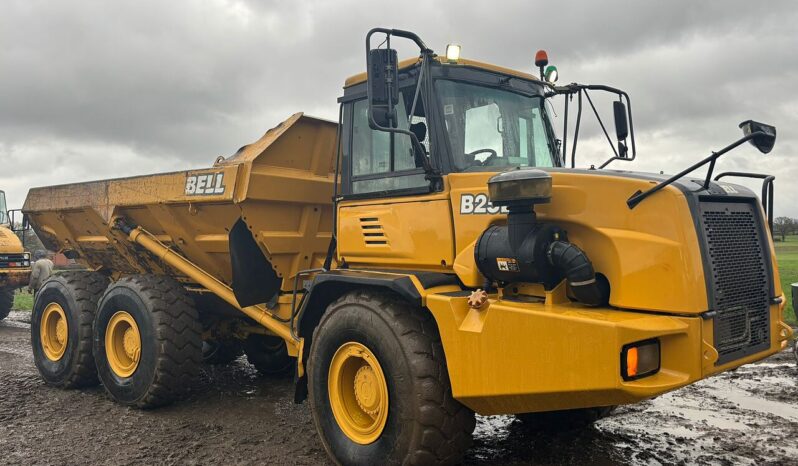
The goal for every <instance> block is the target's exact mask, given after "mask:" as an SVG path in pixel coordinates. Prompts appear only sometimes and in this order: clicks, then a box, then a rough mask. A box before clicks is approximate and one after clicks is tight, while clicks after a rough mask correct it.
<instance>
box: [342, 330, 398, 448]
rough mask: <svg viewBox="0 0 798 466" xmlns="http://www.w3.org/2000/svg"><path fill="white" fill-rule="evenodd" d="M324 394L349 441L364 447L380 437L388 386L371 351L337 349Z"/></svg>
mask: <svg viewBox="0 0 798 466" xmlns="http://www.w3.org/2000/svg"><path fill="white" fill-rule="evenodd" d="M327 390H328V394H329V398H330V406H331V407H332V412H333V416H335V421H336V422H337V423H338V426H339V427H340V428H341V430H342V431H343V432H344V434H346V436H347V437H349V439H350V440H352V441H353V442H355V443H359V444H361V445H368V444H370V443H372V442H374V441H375V440H377V439H378V438H379V437H380V435H381V434H382V431H383V429H385V423H386V421H387V420H388V384H387V382H386V381H385V374H384V373H383V372H382V367H380V363H379V362H378V361H377V358H376V357H375V356H374V353H372V352H371V350H369V349H368V348H366V346H365V345H363V344H361V343H357V342H349V343H344V344H343V345H341V347H340V348H338V351H336V352H335V355H334V356H333V358H332V362H331V363H330V371H329V374H328V378H327Z"/></svg>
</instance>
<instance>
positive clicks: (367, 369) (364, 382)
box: [355, 366, 382, 416]
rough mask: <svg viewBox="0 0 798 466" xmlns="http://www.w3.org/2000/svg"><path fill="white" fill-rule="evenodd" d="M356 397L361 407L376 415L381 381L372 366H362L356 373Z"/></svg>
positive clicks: (379, 400) (371, 414)
mask: <svg viewBox="0 0 798 466" xmlns="http://www.w3.org/2000/svg"><path fill="white" fill-rule="evenodd" d="M355 399H357V404H358V406H360V409H362V410H363V411H365V412H366V413H368V414H369V415H370V416H375V415H376V414H377V412H378V411H379V407H380V402H381V401H382V400H381V399H380V392H379V382H378V381H377V375H376V374H375V373H374V369H372V368H371V366H361V367H360V369H358V370H357V373H356V374H355Z"/></svg>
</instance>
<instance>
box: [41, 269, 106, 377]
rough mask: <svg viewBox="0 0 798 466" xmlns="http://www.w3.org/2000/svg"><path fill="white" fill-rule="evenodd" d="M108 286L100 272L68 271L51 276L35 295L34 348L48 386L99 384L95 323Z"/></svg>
mask: <svg viewBox="0 0 798 466" xmlns="http://www.w3.org/2000/svg"><path fill="white" fill-rule="evenodd" d="M107 286H108V279H107V278H106V277H104V276H103V275H100V274H98V273H94V272H66V273H62V274H58V275H54V276H52V277H50V278H49V279H48V280H47V281H45V282H44V284H43V285H42V287H41V288H40V289H39V291H38V292H37V293H36V301H35V302H34V303H33V311H32V313H31V325H30V331H31V346H32V348H33V361H34V362H35V364H36V368H37V369H38V370H39V374H41V376H42V378H43V379H44V381H45V382H47V383H48V384H50V385H54V386H56V387H61V388H79V387H89V386H93V385H97V383H98V379H97V369H96V368H95V364H94V356H93V353H92V345H91V342H92V323H93V322H94V314H95V312H96V310H97V302H98V301H99V299H100V296H101V295H102V293H103V290H105V288H106V287H107ZM43 319H44V320H43Z"/></svg>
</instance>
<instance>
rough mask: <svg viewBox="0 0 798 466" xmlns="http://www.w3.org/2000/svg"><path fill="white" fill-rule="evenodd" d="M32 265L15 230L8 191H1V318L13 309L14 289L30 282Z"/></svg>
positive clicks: (28, 254)
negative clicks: (7, 196) (9, 206)
mask: <svg viewBox="0 0 798 466" xmlns="http://www.w3.org/2000/svg"><path fill="white" fill-rule="evenodd" d="M30 265H31V264H30V253H28V252H25V249H24V247H23V246H22V241H20V239H19V238H18V237H17V235H16V233H14V231H13V225H11V216H10V214H9V211H8V208H7V204H6V193H5V192H3V191H0V320H2V319H4V318H6V317H7V316H8V313H9V312H10V311H11V306H12V305H13V303H14V290H15V289H17V288H21V287H23V286H25V285H27V284H28V279H29V277H30Z"/></svg>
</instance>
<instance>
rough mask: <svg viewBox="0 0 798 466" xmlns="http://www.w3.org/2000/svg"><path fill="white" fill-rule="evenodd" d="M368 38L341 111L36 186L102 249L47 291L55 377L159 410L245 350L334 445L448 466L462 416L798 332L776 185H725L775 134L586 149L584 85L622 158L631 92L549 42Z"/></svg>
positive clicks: (672, 370) (515, 407)
mask: <svg viewBox="0 0 798 466" xmlns="http://www.w3.org/2000/svg"><path fill="white" fill-rule="evenodd" d="M377 38H378V39H379V40H376V39H377ZM382 39H386V40H384V41H383V40H382ZM391 39H393V40H410V41H411V42H413V43H415V44H416V45H418V47H419V50H420V53H419V56H418V57H415V58H412V59H410V60H405V61H402V62H399V61H397V57H396V51H395V50H394V49H392V48H391ZM372 42H375V43H380V44H384V46H383V45H381V46H380V47H378V48H372V47H371V43H372ZM366 43H367V46H366V49H367V70H368V71H367V72H366V73H363V74H360V75H356V76H353V77H351V78H349V79H348V80H347V81H346V83H345V86H344V91H343V96H342V97H341V98H340V99H339V102H340V118H339V122H338V124H336V123H333V122H328V121H324V120H319V119H315V118H311V117H308V116H304V115H302V114H296V115H294V116H292V117H290V118H289V119H288V120H286V121H284V122H283V123H281V124H280V125H279V126H277V127H275V128H273V129H271V130H269V131H268V132H267V133H266V134H265V135H264V136H263V137H262V138H261V139H260V140H258V141H257V142H255V143H253V144H250V145H248V146H245V147H243V148H241V149H240V150H239V151H238V152H237V153H236V154H234V155H232V156H230V157H228V158H219V159H217V160H216V162H215V163H214V165H213V166H212V167H210V168H207V169H200V170H190V171H186V172H178V173H166V174H159V175H151V176H141V177H134V178H124V179H114V180H107V181H97V182H90V183H81V184H73V185H64V186H54V187H42V188H35V189H32V190H31V191H30V193H29V195H28V198H27V200H26V202H25V206H24V209H23V211H24V213H25V214H26V215H27V216H28V218H29V219H30V222H31V224H32V225H33V227H34V228H35V230H36V232H37V234H38V235H39V237H40V238H41V239H42V241H43V242H44V244H45V245H46V246H47V247H48V248H50V249H52V250H59V251H63V252H64V253H65V254H67V256H68V257H73V258H78V259H80V260H82V261H83V262H85V263H86V264H87V265H88V266H89V267H90V268H91V269H92V271H91V272H80V273H68V274H61V275H58V276H55V277H53V278H52V279H50V280H49V281H48V282H47V283H46V284H45V285H44V286H43V288H42V289H41V291H40V292H39V294H38V295H37V298H36V302H35V306H34V308H35V309H34V312H33V316H32V319H31V320H32V324H31V332H32V344H33V351H34V355H35V361H36V365H37V367H38V369H39V371H40V372H41V375H42V377H43V378H44V379H45V380H46V381H47V382H48V383H50V384H52V385H55V386H59V387H63V388H72V387H81V386H87V385H91V384H97V383H98V382H99V383H102V385H103V386H104V387H105V389H106V390H107V392H108V393H109V394H110V396H111V397H112V398H113V399H114V400H116V401H118V402H120V403H123V404H126V405H131V406H136V407H141V408H151V407H155V406H159V405H163V404H166V403H170V402H174V401H176V400H179V399H180V397H181V396H182V394H183V393H184V392H185V390H186V389H188V388H190V387H191V386H192V380H193V379H194V377H195V376H196V375H197V373H198V371H199V367H200V364H202V363H203V359H205V360H207V361H212V362H224V361H229V360H231V359H233V358H235V357H237V356H238V355H239V354H241V353H245V354H246V356H247V358H248V359H249V360H250V362H252V363H253V364H254V365H255V366H256V367H257V369H258V370H259V371H261V372H262V373H264V374H275V373H285V372H289V371H293V373H294V374H295V377H296V387H297V388H296V400H297V401H298V402H300V401H303V400H306V399H307V400H308V404H309V405H310V409H311V411H312V414H313V419H314V422H315V425H316V428H317V430H318V434H319V437H320V439H321V441H322V442H323V444H324V447H325V449H326V450H327V452H328V453H329V455H330V456H331V458H332V459H333V460H335V461H336V462H338V463H341V464H368V465H371V464H400V463H401V464H405V463H406V464H432V463H444V464H448V463H456V462H458V461H460V460H461V459H462V457H463V454H464V453H465V451H466V450H467V448H468V447H469V444H470V442H471V435H472V432H473V430H474V425H475V417H474V413H479V414H483V415H493V414H514V415H516V416H518V418H519V419H521V420H522V421H523V422H527V423H530V424H532V425H536V426H539V427H541V428H546V427H560V426H566V427H569V428H571V427H577V426H579V425H587V424H589V423H590V422H592V421H594V420H596V419H598V418H599V417H601V416H603V415H605V414H607V413H608V412H609V411H610V410H611V409H612V408H613V407H614V406H617V405H619V404H626V403H634V402H637V401H639V400H643V399H647V398H651V397H654V396H657V395H660V394H662V393H665V392H668V391H670V390H674V389H676V388H679V387H683V386H685V385H687V384H690V383H693V382H695V381H698V380H701V379H703V378H705V377H708V376H710V375H713V374H717V373H719V372H723V371H726V370H729V369H733V368H735V367H738V366H740V365H742V364H746V363H750V362H753V361H756V360H759V359H762V358H764V357H766V356H768V355H771V354H773V353H775V352H777V351H780V350H781V349H782V348H784V347H785V346H786V344H787V341H788V339H789V338H790V336H791V330H790V329H789V327H788V326H787V325H785V324H784V322H783V321H782V310H783V307H784V302H785V300H784V296H783V293H782V290H781V288H780V286H779V280H778V275H777V274H778V272H777V269H776V261H775V257H774V254H773V251H774V249H773V245H772V243H771V239H770V234H769V230H768V224H767V222H768V216H769V214H770V212H772V208H771V207H769V205H770V202H772V193H771V192H770V191H769V188H770V187H772V183H771V181H772V180H767V183H770V184H767V183H766V189H765V194H766V197H767V198H766V199H763V200H764V201H765V203H764V206H765V207H764V208H763V205H762V204H761V203H760V200H759V199H758V198H757V196H756V195H755V194H754V193H752V192H751V191H749V190H748V189H746V188H744V187H742V186H739V185H736V184H729V183H726V182H720V181H716V180H715V179H712V178H711V175H712V169H713V168H714V166H715V162H716V160H717V159H718V157H720V156H721V155H723V154H724V153H726V152H728V151H729V150H732V149H734V148H735V147H737V146H740V145H742V144H744V143H745V142H748V141H750V142H752V143H753V144H754V145H755V146H756V147H757V148H758V149H759V150H760V151H762V152H764V153H767V152H769V151H770V149H771V148H772V146H773V143H774V141H775V129H774V128H773V127H771V126H768V125H765V124H762V123H758V122H754V121H747V122H745V123H743V124H742V125H741V127H742V129H743V132H744V136H743V137H742V138H741V139H740V140H738V141H736V142H734V143H733V144H731V145H729V146H727V147H726V148H724V149H722V150H718V151H716V152H713V153H712V155H710V156H709V157H708V158H706V159H703V160H701V161H699V162H698V163H697V164H696V165H694V166H693V167H689V168H687V169H686V170H684V171H682V172H681V173H678V174H677V175H674V176H672V177H668V176H665V175H659V174H647V173H636V172H629V171H620V170H609V169H607V168H605V167H604V166H602V167H600V168H592V167H591V169H578V168H574V159H575V155H576V142H577V137H578V127H579V119H580V117H581V113H582V102H585V105H586V106H587V105H588V102H589V103H590V105H592V100H591V99H590V94H591V93H596V92H605V93H606V92H609V93H611V94H612V95H613V96H617V97H618V100H617V101H614V103H613V111H614V119H615V133H616V134H615V136H617V141H613V142H612V144H611V148H612V152H613V153H614V155H611V157H610V159H609V160H608V162H607V163H609V162H611V161H613V160H631V159H633V158H634V157H635V152H636V148H635V145H634V132H633V125H632V120H631V105H630V102H629V98H628V96H627V95H626V93H624V92H623V91H620V90H618V89H615V88H612V87H609V86H599V85H580V84H571V85H567V86H558V85H556V83H555V78H556V73H557V70H556V68H554V67H551V66H548V67H547V66H546V65H547V61H548V60H547V58H546V56H545V54H544V53H542V52H541V53H538V56H537V58H536V64H537V66H539V67H540V71H541V72H540V74H538V73H537V72H536V73H535V74H534V75H533V74H528V73H524V72H520V71H515V70H510V69H506V68H501V67H498V66H494V65H489V64H485V63H480V62H476V61H471V60H466V59H464V58H461V57H460V56H459V49H458V48H457V47H449V48H447V53H446V55H445V56H443V55H437V54H435V53H434V52H433V51H432V50H430V49H429V48H428V47H427V46H426V45H425V44H424V43H423V42H422V41H421V39H419V38H418V36H416V35H415V34H412V33H410V32H407V31H400V30H393V29H374V30H372V31H371V32H369V34H368V36H367V40H366ZM536 71H537V70H536ZM558 96H559V97H563V96H564V97H565V102H571V103H570V105H571V111H570V113H571V115H572V116H573V115H576V125H575V126H576V128H577V129H575V130H574V138H573V140H572V141H571V142H570V145H569V143H568V141H567V138H566V134H565V132H566V131H565V130H564V131H563V133H564V134H563V136H562V139H558V138H557V137H556V136H555V131H554V124H553V120H552V118H551V115H550V112H549V111H548V110H547V108H548V106H547V105H546V103H547V101H549V100H554V99H557V98H558ZM583 97H584V99H583ZM575 106H578V107H575ZM567 113H568V112H567V111H566V112H565V115H567ZM565 123H566V124H565V129H566V130H567V128H569V125H568V122H567V121H566V122H565ZM572 123H573V121H572ZM570 126H574V125H573V124H572V125H570ZM602 126H603V123H602ZM607 137H608V139H610V137H609V135H608V136H607ZM568 149H571V152H570V154H569V153H567V152H566V151H567V150H568ZM608 155H609V153H608ZM569 156H570V157H569ZM569 158H570V164H569V160H568V159H569ZM568 165H570V166H568ZM604 165H606V163H605V164H604ZM701 166H709V167H710V170H709V173H708V174H707V175H706V177H704V176H702V177H700V178H694V177H690V176H689V173H690V172H691V171H692V170H694V169H696V168H698V167H701ZM737 175H740V174H737ZM743 175H745V174H743ZM768 193H770V194H768Z"/></svg>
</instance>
